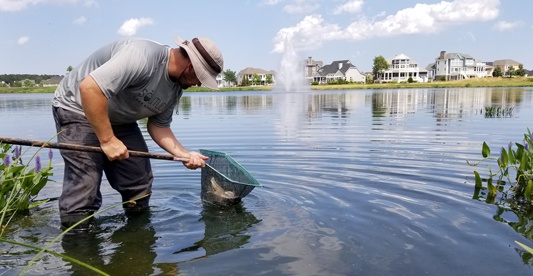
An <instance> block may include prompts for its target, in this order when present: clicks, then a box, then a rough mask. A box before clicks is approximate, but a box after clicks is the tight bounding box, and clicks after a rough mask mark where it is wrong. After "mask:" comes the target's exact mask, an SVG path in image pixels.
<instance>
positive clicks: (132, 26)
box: [117, 17, 154, 36]
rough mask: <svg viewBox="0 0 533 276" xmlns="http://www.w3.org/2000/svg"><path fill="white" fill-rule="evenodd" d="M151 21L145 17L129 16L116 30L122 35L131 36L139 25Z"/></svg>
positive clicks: (150, 23) (149, 23)
mask: <svg viewBox="0 0 533 276" xmlns="http://www.w3.org/2000/svg"><path fill="white" fill-rule="evenodd" d="M153 23H154V22H153V20H152V19H151V18H147V17H142V18H131V19H128V20H126V21H124V23H123V24H122V26H120V29H119V30H118V31H117V32H118V34H120V35H123V36H133V35H135V34H136V33H137V31H138V30H139V29H140V28H141V27H144V26H148V25H152V24H153Z"/></svg>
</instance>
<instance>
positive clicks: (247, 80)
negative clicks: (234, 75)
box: [241, 75, 250, 86]
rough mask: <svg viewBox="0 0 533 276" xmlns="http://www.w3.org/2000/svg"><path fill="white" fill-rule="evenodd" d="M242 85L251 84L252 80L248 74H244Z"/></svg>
mask: <svg viewBox="0 0 533 276" xmlns="http://www.w3.org/2000/svg"><path fill="white" fill-rule="evenodd" d="M241 86H250V80H249V79H248V76H247V75H243V76H242V80H241Z"/></svg>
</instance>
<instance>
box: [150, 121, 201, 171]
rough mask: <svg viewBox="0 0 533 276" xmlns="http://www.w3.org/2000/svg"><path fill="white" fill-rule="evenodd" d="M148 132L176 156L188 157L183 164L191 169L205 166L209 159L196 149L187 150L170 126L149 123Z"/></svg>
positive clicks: (161, 145)
mask: <svg viewBox="0 0 533 276" xmlns="http://www.w3.org/2000/svg"><path fill="white" fill-rule="evenodd" d="M148 133H150V136H151V137H152V139H153V140H154V141H155V142H156V143H157V144H158V145H159V146H160V147H161V148H162V149H164V150H166V151H167V152H169V153H170V154H172V155H174V156H176V157H182V158H187V159H189V161H187V162H183V165H184V166H185V167H187V168H189V169H191V170H194V169H197V168H203V167H205V160H207V159H208V157H207V156H204V155H202V154H200V153H198V152H195V151H187V150H186V149H185V148H184V147H183V146H182V145H181V143H180V142H179V141H178V139H176V136H174V133H173V132H172V130H171V129H170V128H168V127H158V126H156V125H154V124H151V123H148Z"/></svg>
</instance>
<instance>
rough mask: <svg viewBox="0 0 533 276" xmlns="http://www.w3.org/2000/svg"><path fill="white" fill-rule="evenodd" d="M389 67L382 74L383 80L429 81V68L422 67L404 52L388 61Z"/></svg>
mask: <svg viewBox="0 0 533 276" xmlns="http://www.w3.org/2000/svg"><path fill="white" fill-rule="evenodd" d="M387 63H388V64H389V68H388V69H387V70H385V71H383V73H382V74H381V75H380V81H383V82H407V81H409V79H411V80H412V81H414V82H427V80H428V76H427V70H425V69H420V68H419V67H418V63H416V62H415V61H413V60H411V58H409V57H408V56H406V55H404V54H399V55H397V56H395V57H394V58H392V60H389V61H387Z"/></svg>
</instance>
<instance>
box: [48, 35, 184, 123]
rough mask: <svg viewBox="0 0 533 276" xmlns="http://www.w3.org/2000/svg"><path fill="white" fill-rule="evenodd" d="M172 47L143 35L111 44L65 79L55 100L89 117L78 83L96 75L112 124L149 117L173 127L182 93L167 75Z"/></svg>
mask: <svg viewBox="0 0 533 276" xmlns="http://www.w3.org/2000/svg"><path fill="white" fill-rule="evenodd" d="M170 50H171V48H170V47H169V46H166V45H161V44H158V43H156V42H153V41H149V40H141V39H123V40H119V41H116V42H114V43H111V44H108V45H106V46H104V47H102V48H100V49H99V50H97V51H96V52H95V53H93V54H92V55H91V56H89V57H88V58H87V59H86V60H85V61H83V62H82V63H81V64H80V65H79V66H77V67H76V68H74V69H73V70H72V71H71V72H69V73H68V75H67V76H66V77H65V78H63V80H62V81H61V83H59V86H58V87H57V89H56V91H55V96H54V99H53V103H52V104H53V106H57V107H61V108H63V109H67V110H70V111H73V112H76V113H79V114H82V115H84V113H83V109H82V107H81V98H80V90H79V85H80V82H81V81H82V80H83V79H84V78H85V77H86V76H87V75H91V77H92V78H93V79H94V80H95V81H96V83H97V84H98V86H99V87H100V89H101V90H102V92H103V93H104V95H105V96H106V97H107V99H108V113H109V120H110V121H111V124H113V125H116V124H125V123H132V122H136V121H137V120H139V119H143V118H147V117H148V121H149V122H150V123H153V124H155V125H157V126H159V127H168V126H170V123H171V122H172V114H173V112H174V108H175V106H176V104H177V102H178V100H179V98H180V97H181V94H182V92H183V90H182V89H181V87H180V86H179V84H178V83H175V82H173V81H172V80H170V78H169V76H168V69H167V68H168V62H169V58H170Z"/></svg>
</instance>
